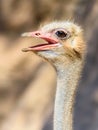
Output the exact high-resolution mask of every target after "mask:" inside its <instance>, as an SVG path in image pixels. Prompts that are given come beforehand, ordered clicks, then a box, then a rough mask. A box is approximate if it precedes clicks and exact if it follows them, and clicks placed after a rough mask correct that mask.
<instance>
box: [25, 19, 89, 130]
mask: <svg viewBox="0 0 98 130" xmlns="http://www.w3.org/2000/svg"><path fill="white" fill-rule="evenodd" d="M22 36H30V37H37V38H41V39H44V41H45V42H44V43H43V44H37V45H35V46H30V47H28V48H24V49H23V51H24V52H28V51H33V52H34V53H36V54H37V55H39V56H41V57H43V58H44V59H45V60H48V61H49V62H50V63H51V64H52V66H53V67H54V68H55V69H56V72H57V90H56V98H55V108H54V130H73V107H74V106H73V105H74V102H75V95H76V90H77V85H78V81H79V79H80V75H81V70H82V68H83V64H84V59H85V50H86V49H85V48H86V46H85V42H84V38H83V31H82V29H81V27H80V26H78V25H76V24H74V23H73V22H69V21H62V22H60V21H59V22H57V21H56V22H52V23H49V24H47V25H44V26H43V27H41V28H40V29H39V31H34V32H28V33H24V34H23V35H22Z"/></svg>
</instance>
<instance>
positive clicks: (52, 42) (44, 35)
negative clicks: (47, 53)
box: [22, 31, 60, 52]
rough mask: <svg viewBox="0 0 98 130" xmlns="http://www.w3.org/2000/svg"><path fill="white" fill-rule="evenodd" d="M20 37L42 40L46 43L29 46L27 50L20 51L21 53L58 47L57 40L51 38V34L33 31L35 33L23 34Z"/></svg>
mask: <svg viewBox="0 0 98 130" xmlns="http://www.w3.org/2000/svg"><path fill="white" fill-rule="evenodd" d="M22 36H26V37H37V38H41V39H44V40H45V41H46V43H43V44H37V45H35V46H30V47H28V48H24V49H22V51H24V52H27V51H43V50H49V49H51V48H55V47H57V46H59V45H60V43H59V40H58V39H57V38H55V37H53V36H51V33H44V32H42V31H35V32H29V33H23V34H22Z"/></svg>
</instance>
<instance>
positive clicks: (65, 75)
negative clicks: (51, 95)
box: [54, 60, 82, 130]
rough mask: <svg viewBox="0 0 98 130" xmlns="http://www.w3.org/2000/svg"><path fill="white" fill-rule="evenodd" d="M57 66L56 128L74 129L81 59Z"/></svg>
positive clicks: (61, 129)
mask: <svg viewBox="0 0 98 130" xmlns="http://www.w3.org/2000/svg"><path fill="white" fill-rule="evenodd" d="M65 66H66V65H63V64H62V65H61V66H56V68H57V73H58V77H57V91H56V99H55V110H54V130H73V104H74V100H75V92H76V88H77V83H78V80H79V77H80V72H81V69H82V67H81V66H82V62H81V61H80V60H77V61H74V62H73V63H71V64H68V65H67V66H66V67H65Z"/></svg>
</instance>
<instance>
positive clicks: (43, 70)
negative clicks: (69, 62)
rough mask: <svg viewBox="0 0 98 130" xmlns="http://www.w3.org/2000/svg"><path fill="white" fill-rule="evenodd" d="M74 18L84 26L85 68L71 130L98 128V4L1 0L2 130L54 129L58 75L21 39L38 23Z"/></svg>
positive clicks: (96, 1) (79, 0) (67, 0)
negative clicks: (26, 49)
mask: <svg viewBox="0 0 98 130" xmlns="http://www.w3.org/2000/svg"><path fill="white" fill-rule="evenodd" d="M67 19H69V20H72V21H75V22H76V23H78V24H79V25H81V26H82V27H83V28H84V35H85V39H86V41H87V45H88V47H87V49H88V52H87V56H86V64H85V67H84V70H83V76H82V79H81V82H80V84H79V89H78V92H77V97H76V103H75V112H74V115H75V116H74V128H75V130H98V56H97V55H98V0H28V1H27V0H0V130H53V107H54V98H55V89H56V73H55V71H54V69H53V68H52V66H50V64H49V63H46V62H45V61H43V60H42V59H41V58H39V57H37V56H36V55H34V54H33V53H23V52H21V49H22V48H25V47H26V46H28V45H29V44H31V43H34V42H35V41H34V40H32V39H31V38H21V37H20V35H21V33H23V32H27V31H34V30H36V29H37V28H38V27H39V25H40V24H43V23H45V22H47V21H53V20H67Z"/></svg>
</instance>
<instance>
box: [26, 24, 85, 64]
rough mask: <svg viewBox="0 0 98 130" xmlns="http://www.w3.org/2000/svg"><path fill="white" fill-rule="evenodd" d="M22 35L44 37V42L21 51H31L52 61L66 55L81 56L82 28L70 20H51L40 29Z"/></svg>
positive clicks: (63, 58)
mask: <svg viewBox="0 0 98 130" xmlns="http://www.w3.org/2000/svg"><path fill="white" fill-rule="evenodd" d="M23 36H32V37H38V38H41V39H44V40H45V43H43V44H38V45H35V46H30V47H28V48H25V49H23V51H25V52H27V51H33V52H35V53H37V54H38V55H40V56H41V57H44V58H45V59H48V60H51V61H53V62H56V61H58V60H59V61H61V60H62V62H63V61H64V60H65V58H66V57H68V58H71V59H74V58H76V57H77V58H81V57H82V54H83V50H84V42H83V38H82V30H81V28H80V27H79V26H77V25H75V24H73V23H71V22H53V23H50V24H47V25H45V26H43V27H42V28H41V29H40V31H35V32H30V33H24V34H23Z"/></svg>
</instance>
